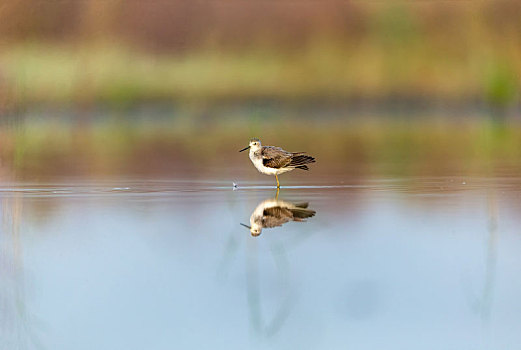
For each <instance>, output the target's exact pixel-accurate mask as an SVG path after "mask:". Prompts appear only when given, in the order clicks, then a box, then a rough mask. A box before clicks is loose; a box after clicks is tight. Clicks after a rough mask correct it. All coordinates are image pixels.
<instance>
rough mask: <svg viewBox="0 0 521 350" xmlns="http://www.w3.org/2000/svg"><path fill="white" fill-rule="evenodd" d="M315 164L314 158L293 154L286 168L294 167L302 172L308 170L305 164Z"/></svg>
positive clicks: (302, 154)
mask: <svg viewBox="0 0 521 350" xmlns="http://www.w3.org/2000/svg"><path fill="white" fill-rule="evenodd" d="M310 163H315V158H313V157H311V156H308V155H307V154H304V153H293V157H292V158H291V162H290V163H289V164H288V166H291V167H295V168H298V169H302V170H309V168H308V167H307V166H306V164H310Z"/></svg>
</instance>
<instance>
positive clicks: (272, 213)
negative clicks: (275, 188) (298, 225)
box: [241, 198, 316, 236]
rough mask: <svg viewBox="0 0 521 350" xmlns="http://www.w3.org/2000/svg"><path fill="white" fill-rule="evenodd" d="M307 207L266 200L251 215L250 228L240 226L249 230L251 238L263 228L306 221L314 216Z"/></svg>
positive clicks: (302, 204)
mask: <svg viewBox="0 0 521 350" xmlns="http://www.w3.org/2000/svg"><path fill="white" fill-rule="evenodd" d="M307 207H308V203H299V204H293V203H290V202H286V201H283V200H279V199H277V198H272V199H266V200H265V201H263V202H261V203H260V204H259V205H258V206H257V208H255V210H254V211H253V213H252V214H251V216H250V226H248V225H245V224H241V225H242V226H244V227H247V228H249V229H250V233H251V235H252V236H259V235H260V234H261V232H262V229H263V228H272V227H277V226H282V225H283V224H285V223H286V222H289V221H306V219H307V218H310V217H312V216H314V215H315V214H316V212H315V211H314V210H311V209H307Z"/></svg>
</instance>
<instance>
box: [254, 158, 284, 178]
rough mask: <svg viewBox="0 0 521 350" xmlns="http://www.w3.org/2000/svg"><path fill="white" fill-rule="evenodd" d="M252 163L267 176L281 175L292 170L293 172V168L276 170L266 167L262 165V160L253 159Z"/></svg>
mask: <svg viewBox="0 0 521 350" xmlns="http://www.w3.org/2000/svg"><path fill="white" fill-rule="evenodd" d="M251 162H252V163H253V165H254V166H255V167H256V168H257V170H258V171H260V172H261V173H263V174H266V175H279V174H282V173H285V172H288V171H290V170H293V168H282V169H275V168H268V167H265V166H264V164H263V163H262V159H252V160H251Z"/></svg>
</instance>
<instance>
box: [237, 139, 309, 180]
mask: <svg viewBox="0 0 521 350" xmlns="http://www.w3.org/2000/svg"><path fill="white" fill-rule="evenodd" d="M247 149H249V150H250V154H249V156H250V160H251V162H252V163H253V165H254V166H255V168H257V170H258V171H259V172H261V173H262V174H266V175H275V179H277V188H280V183H279V174H283V173H286V172H288V171H291V170H294V169H301V170H309V168H308V166H307V164H310V163H315V158H313V157H311V156H309V155H307V154H306V153H305V152H288V151H285V150H283V149H282V148H280V147H274V146H263V145H262V144H261V141H260V140H259V139H256V138H254V139H251V140H250V143H249V145H248V147H245V148H243V149H241V150H240V151H239V152H243V151H246V150H247Z"/></svg>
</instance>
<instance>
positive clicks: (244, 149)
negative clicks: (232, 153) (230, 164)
mask: <svg viewBox="0 0 521 350" xmlns="http://www.w3.org/2000/svg"><path fill="white" fill-rule="evenodd" d="M248 148H250V146H248V147H245V148H243V149H241V150H240V151H239V152H242V151H246V150H247V149H248Z"/></svg>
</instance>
